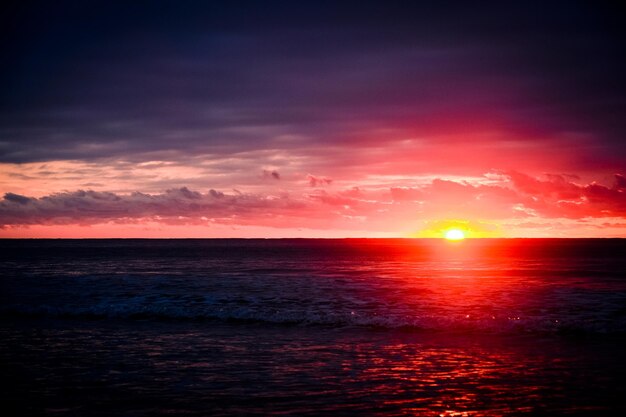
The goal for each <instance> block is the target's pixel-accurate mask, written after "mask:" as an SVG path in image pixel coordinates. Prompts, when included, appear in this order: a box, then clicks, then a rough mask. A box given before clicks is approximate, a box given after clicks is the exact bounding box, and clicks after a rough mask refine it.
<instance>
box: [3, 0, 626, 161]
mask: <svg viewBox="0 0 626 417" xmlns="http://www.w3.org/2000/svg"><path fill="white" fill-rule="evenodd" d="M3 15H4V17H3V22H2V23H4V25H3V26H2V27H3V32H4V33H3V34H2V35H3V36H2V37H1V38H2V39H3V42H4V43H3V44H2V51H3V62H4V63H5V65H3V69H2V72H1V73H0V76H1V77H2V84H3V86H5V88H3V89H2V92H0V110H1V115H0V161H4V162H27V161H44V160H55V159H56V160H58V159H82V160H93V159H98V158H102V157H118V158H119V157H123V158H130V159H133V158H134V159H150V158H152V159H154V155H159V156H160V157H162V158H164V159H166V158H170V159H176V158H177V157H178V155H179V154H181V153H182V154H198V153H207V154H231V153H236V152H241V151H248V150H253V149H264V148H272V149H280V148H282V149H290V148H293V147H303V146H304V147H306V146H320V145H324V144H328V143H335V144H338V143H339V144H340V143H346V144H353V143H354V142H357V143H358V144H361V145H363V146H365V145H367V144H368V143H370V142H371V143H376V144H380V142H384V141H387V140H396V139H398V138H399V137H407V136H416V135H432V134H437V135H445V134H446V133H451V132H452V133H459V132H463V131H467V130H475V129H493V128H497V129H501V130H504V131H506V132H507V133H508V134H509V139H510V138H516V137H521V138H524V140H539V139H536V138H540V137H543V136H545V135H550V134H559V135H570V134H571V135H573V137H578V136H581V135H582V136H585V135H586V136H587V137H590V138H591V140H593V141H594V143H595V144H596V146H595V147H594V151H593V155H594V157H598V155H599V157H602V156H606V157H608V156H611V155H615V154H616V153H620V152H621V153H623V152H624V151H625V149H624V145H623V143H624V142H623V137H624V134H626V126H625V124H624V120H623V117H622V115H623V114H624V111H625V110H626V103H625V101H624V97H625V96H626V95H625V92H626V89H625V85H624V84H625V82H624V77H623V74H624V73H626V67H625V66H626V64H625V62H626V60H625V59H624V51H625V50H626V48H624V43H623V39H624V38H625V37H624V36H623V35H624V28H625V27H626V25H624V24H623V21H622V20H623V18H621V17H620V16H622V14H620V13H618V12H617V10H614V9H612V8H611V7H610V6H606V5H595V4H592V3H591V2H582V1H580V2H578V1H574V2H550V3H549V4H546V2H523V3H519V4H515V5H511V4H506V5H505V4H503V3H501V2H493V3H490V2H486V3H481V5H476V4H471V5H465V4H464V3H460V2H459V3H454V2H442V3H441V4H439V3H438V4H436V5H434V4H425V3H422V2H400V1H389V2H327V3H318V2H310V3H302V2H272V1H269V2H247V1H243V2H195V1H190V2H184V4H181V3H180V2H173V1H153V2H142V1H139V2H89V5H87V4H82V3H80V2H70V1H59V2H22V3H16V6H14V7H12V8H9V9H7V12H6V13H3ZM6 63H8V64H6ZM380 129H385V130H386V131H387V132H391V134H388V135H384V136H381V135H378V134H372V133H371V132H375V131H378V130H380ZM577 135H578V136H577ZM292 136H297V137H300V138H303V141H295V142H290V141H284V140H281V138H283V137H292Z"/></svg>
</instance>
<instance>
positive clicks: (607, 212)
mask: <svg viewBox="0 0 626 417" xmlns="http://www.w3.org/2000/svg"><path fill="white" fill-rule="evenodd" d="M573 180H574V179H573V178H571V177H567V176H563V175H547V176H544V177H540V178H537V177H532V176H529V175H527V174H523V173H519V172H509V173H506V174H501V175H500V181H499V182H497V183H494V184H489V185H486V184H480V183H475V184H472V183H469V182H467V181H452V180H448V179H442V178H435V179H433V180H432V181H431V182H429V183H425V184H422V185H419V186H415V187H404V188H403V187H390V188H388V189H387V190H388V191H387V192H386V193H384V192H382V191H381V190H380V189H366V188H365V189H364V188H361V187H359V188H357V187H352V188H348V189H344V190H338V191H335V192H328V191H326V190H321V189H318V190H315V191H314V192H312V193H302V194H296V193H292V194H289V193H286V192H282V193H281V194H279V195H275V194H267V193H244V192H241V191H233V192H232V193H226V192H223V191H218V190H215V189H209V190H208V191H207V192H205V193H202V192H199V191H195V190H191V189H189V188H187V187H179V188H171V189H168V190H166V191H164V192H161V193H152V194H147V193H142V192H132V193H129V194H120V193H113V192H105V191H92V190H78V191H73V192H61V193H55V194H50V195H47V196H43V197H39V198H35V197H29V196H25V195H20V194H17V193H6V194H5V195H4V197H3V199H2V200H0V224H1V225H3V226H5V227H6V226H19V225H62V224H81V225H89V224H99V223H104V222H111V221H112V222H116V223H125V222H128V223H132V222H145V221H152V222H160V223H165V224H210V223H220V224H232V225H242V226H245V225H255V226H271V227H281V228H298V227H309V228H320V229H326V228H338V229H341V228H349V227H351V225H353V224H354V222H359V224H361V225H364V226H363V227H366V228H371V229H372V230H387V231H390V230H398V228H400V227H403V226H404V225H406V223H407V221H412V220H414V219H422V220H424V221H426V220H429V221H436V220H437V219H458V221H479V220H481V219H483V220H489V221H497V220H498V219H509V220H511V219H519V221H517V223H519V224H523V221H525V222H527V223H536V224H540V223H541V224H544V225H545V224H547V223H546V222H554V220H551V219H571V220H579V221H587V220H589V219H598V220H599V219H608V220H606V221H605V222H607V221H610V222H612V223H614V224H616V225H617V224H621V223H623V222H621V221H620V219H625V218H626V189H625V188H624V186H623V185H624V184H623V180H624V176H623V175H621V174H616V175H615V177H614V183H613V185H611V186H606V185H602V184H598V183H595V182H591V183H588V184H578V183H575V182H573ZM464 219H465V220H464ZM608 224H609V223H607V225H608ZM606 227H608V226H606ZM616 227H617V226H616ZM620 227H621V226H620Z"/></svg>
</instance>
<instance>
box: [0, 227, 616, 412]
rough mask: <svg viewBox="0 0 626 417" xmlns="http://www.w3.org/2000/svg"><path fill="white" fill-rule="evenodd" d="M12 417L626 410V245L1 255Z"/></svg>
mask: <svg viewBox="0 0 626 417" xmlns="http://www.w3.org/2000/svg"><path fill="white" fill-rule="evenodd" d="M0 271H1V272H0V302H1V304H0V367H1V368H0V369H1V370H2V378H3V386H4V388H2V390H0V391H1V392H0V400H1V401H2V407H3V412H2V414H3V415H20V416H22V415H24V416H26V415H46V416H153V415H157V416H158V415H185V416H231V415H238V416H239V415H241V416H247V415H250V416H270V415H280V416H317V415H333V416H334V415H338V416H343V415H346V416H369V415H372V416H409V415H418V416H422V415H423V416H503V415H511V416H518V415H542V416H543V415H545V416H556V415H568V416H574V415H580V416H587V415H624V413H626V405H625V403H624V400H625V399H626V360H625V359H626V353H625V352H626V239H474V240H472V239H466V240H464V241H460V242H448V241H444V240H437V239H267V240H266V239H197V240H196V239H191V240H184V239H183V240H177V239H174V240H167V239H164V240H141V239H138V240H134V239H110V240H109V239H103V240H63V239H60V240H0Z"/></svg>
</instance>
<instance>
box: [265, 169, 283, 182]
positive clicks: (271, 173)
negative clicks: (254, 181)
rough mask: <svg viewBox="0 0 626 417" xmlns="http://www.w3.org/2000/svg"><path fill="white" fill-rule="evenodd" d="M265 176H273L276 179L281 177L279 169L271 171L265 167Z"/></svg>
mask: <svg viewBox="0 0 626 417" xmlns="http://www.w3.org/2000/svg"><path fill="white" fill-rule="evenodd" d="M263 176H264V177H265V178H273V179H275V180H279V179H280V174H279V173H278V171H270V170H268V169H264V170H263Z"/></svg>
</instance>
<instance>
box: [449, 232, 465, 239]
mask: <svg viewBox="0 0 626 417" xmlns="http://www.w3.org/2000/svg"><path fill="white" fill-rule="evenodd" d="M445 237H446V239H448V240H463V239H465V233H463V231H462V230H459V229H450V230H448V231H446V234H445Z"/></svg>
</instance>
